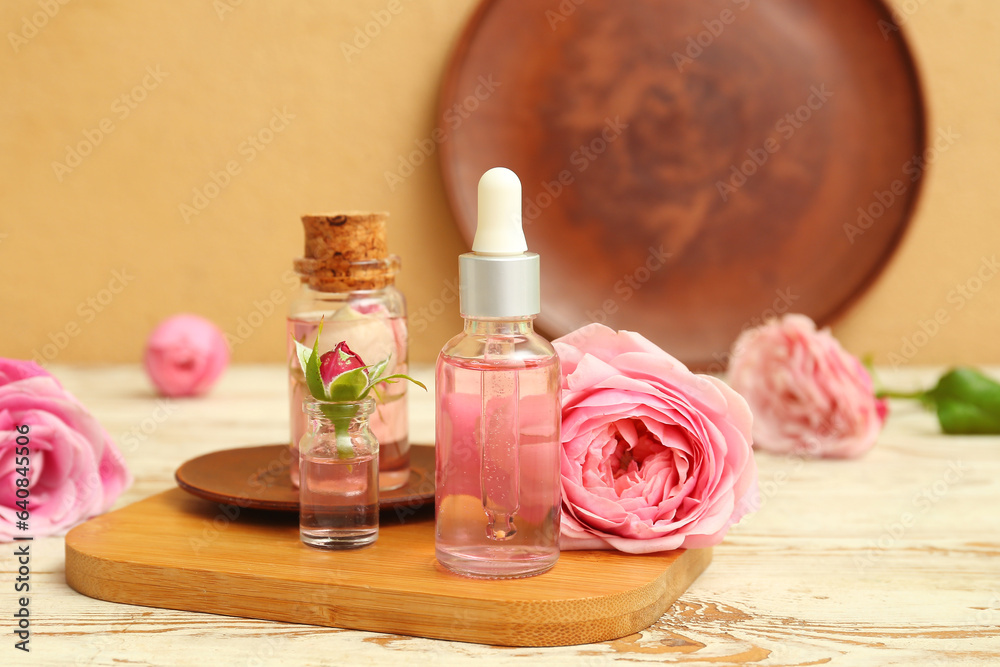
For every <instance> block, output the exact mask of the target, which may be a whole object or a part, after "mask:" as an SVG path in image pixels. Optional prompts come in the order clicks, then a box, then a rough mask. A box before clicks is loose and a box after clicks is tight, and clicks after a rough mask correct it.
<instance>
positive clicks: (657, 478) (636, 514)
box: [554, 324, 757, 553]
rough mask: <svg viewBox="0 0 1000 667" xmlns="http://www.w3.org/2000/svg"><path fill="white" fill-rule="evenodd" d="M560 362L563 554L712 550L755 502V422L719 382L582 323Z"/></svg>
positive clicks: (630, 339)
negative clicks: (573, 551)
mask: <svg viewBox="0 0 1000 667" xmlns="http://www.w3.org/2000/svg"><path fill="white" fill-rule="evenodd" d="M554 345H555V348H556V350H557V351H558V353H559V359H560V361H561V362H562V374H563V375H562V464H561V473H562V490H563V517H562V524H561V525H562V528H561V540H560V544H561V548H563V549H607V548H614V549H618V550H620V551H626V552H629V553H648V552H654V551H665V550H669V549H682V548H684V549H686V548H699V547H708V546H712V545H715V544H718V543H719V542H721V541H722V538H723V537H724V536H725V534H726V531H728V530H729V527H730V526H731V525H733V524H734V523H736V522H737V521H739V520H740V518H741V517H743V516H744V515H745V514H747V513H748V512H749V511H752V510H753V509H755V508H756V503H757V467H756V464H755V463H754V459H753V452H752V449H751V444H752V443H751V438H750V431H751V423H752V417H751V415H750V410H749V408H748V407H747V404H746V401H744V400H743V398H742V397H740V396H739V395H738V394H737V393H736V392H735V391H733V390H732V389H730V388H729V387H728V386H726V385H725V384H724V383H723V382H721V381H719V380H717V379H715V378H713V377H710V376H707V375H695V374H693V373H692V372H691V371H689V370H688V369H687V367H685V366H684V364H682V363H681V362H679V361H677V360H676V359H674V358H673V357H671V356H670V355H669V354H667V353H666V352H664V351H663V350H661V349H660V348H659V347H657V346H656V345H654V344H653V343H651V342H650V341H648V340H646V339H645V338H643V337H642V336H640V335H639V334H637V333H632V332H630V331H619V332H617V333H616V332H614V331H612V330H611V329H609V328H607V327H605V326H603V325H600V324H590V325H587V326H585V327H583V328H581V329H578V330H577V331H575V332H573V333H571V334H569V335H567V336H564V337H562V338H560V339H559V340H557V341H555V343H554Z"/></svg>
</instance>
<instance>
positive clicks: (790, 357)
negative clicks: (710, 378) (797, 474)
mask: <svg viewBox="0 0 1000 667" xmlns="http://www.w3.org/2000/svg"><path fill="white" fill-rule="evenodd" d="M729 383H730V384H731V385H732V387H733V389H735V390H736V391H738V392H739V393H740V394H742V395H743V397H744V398H746V399H747V402H748V403H749V404H750V409H751V410H752V411H753V415H754V423H753V434H754V442H755V444H756V446H757V447H760V448H761V449H763V450H766V451H769V452H773V453H776V454H796V455H804V456H824V457H832V458H851V457H856V456H860V455H861V454H864V453H865V452H866V451H868V450H869V449H871V447H872V445H874V444H875V440H876V439H877V438H878V434H879V431H881V430H882V424H883V423H884V421H885V415H886V412H887V404H886V402H885V401H883V400H878V399H876V398H875V391H874V387H873V386H872V379H871V376H869V375H868V371H867V370H865V367H864V366H863V365H862V364H861V362H860V361H858V359H857V358H856V357H854V356H852V355H851V354H849V353H848V352H847V351H846V350H844V348H842V347H841V346H840V343H838V342H837V339H835V338H834V337H833V336H832V335H831V334H830V332H829V330H827V329H823V330H822V331H817V330H816V325H815V324H814V323H813V321H812V320H811V319H809V318H808V317H806V316H805V315H785V316H784V318H782V319H781V320H773V321H771V322H768V323H767V324H764V325H762V326H760V327H757V328H755V329H750V330H748V331H745V332H743V334H742V335H740V337H739V339H738V340H737V341H736V344H735V345H734V347H733V355H732V358H731V360H730V362H729Z"/></svg>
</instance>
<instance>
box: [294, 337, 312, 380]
mask: <svg viewBox="0 0 1000 667" xmlns="http://www.w3.org/2000/svg"><path fill="white" fill-rule="evenodd" d="M295 355H296V356H297V357H298V359H299V366H300V367H301V368H302V374H303V375H305V373H306V369H307V368H309V357H310V356H312V348H311V347H306V346H305V345H303V344H302V343H300V342H299V341H295Z"/></svg>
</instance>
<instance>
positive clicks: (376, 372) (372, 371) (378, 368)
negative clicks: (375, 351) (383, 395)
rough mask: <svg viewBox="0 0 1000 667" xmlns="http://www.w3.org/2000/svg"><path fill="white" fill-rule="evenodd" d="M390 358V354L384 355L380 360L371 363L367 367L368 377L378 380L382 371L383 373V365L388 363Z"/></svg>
mask: <svg viewBox="0 0 1000 667" xmlns="http://www.w3.org/2000/svg"><path fill="white" fill-rule="evenodd" d="M390 359H392V355H390V356H388V357H386V358H385V359H383V360H382V361H379V362H377V363H374V364H372V365H371V366H369V367H368V377H369V379H370V380H372V381H376V380H378V378H379V376H380V375H382V373H385V367H386V366H388V365H389V360H390Z"/></svg>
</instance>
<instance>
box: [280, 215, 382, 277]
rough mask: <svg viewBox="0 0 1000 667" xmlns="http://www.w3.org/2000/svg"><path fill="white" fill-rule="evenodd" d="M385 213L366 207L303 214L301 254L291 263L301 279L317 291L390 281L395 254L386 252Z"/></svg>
mask: <svg viewBox="0 0 1000 667" xmlns="http://www.w3.org/2000/svg"><path fill="white" fill-rule="evenodd" d="M388 217H389V214H388V213H381V212H379V213H371V212H366V211H347V212H344V213H327V214H319V215H303V216H302V226H303V227H304V229H305V241H306V242H305V257H300V258H298V259H296V260H295V263H294V266H295V270H296V271H297V272H298V274H299V276H300V277H301V279H302V282H304V283H306V284H308V285H309V286H310V287H311V288H312V289H315V290H318V291H321V292H350V291H355V290H371V289H381V288H383V287H387V286H388V285H392V284H393V282H394V281H395V276H396V271H397V270H399V258H398V257H397V256H395V255H390V254H389V247H388V243H387V241H386V220H387V219H388Z"/></svg>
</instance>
